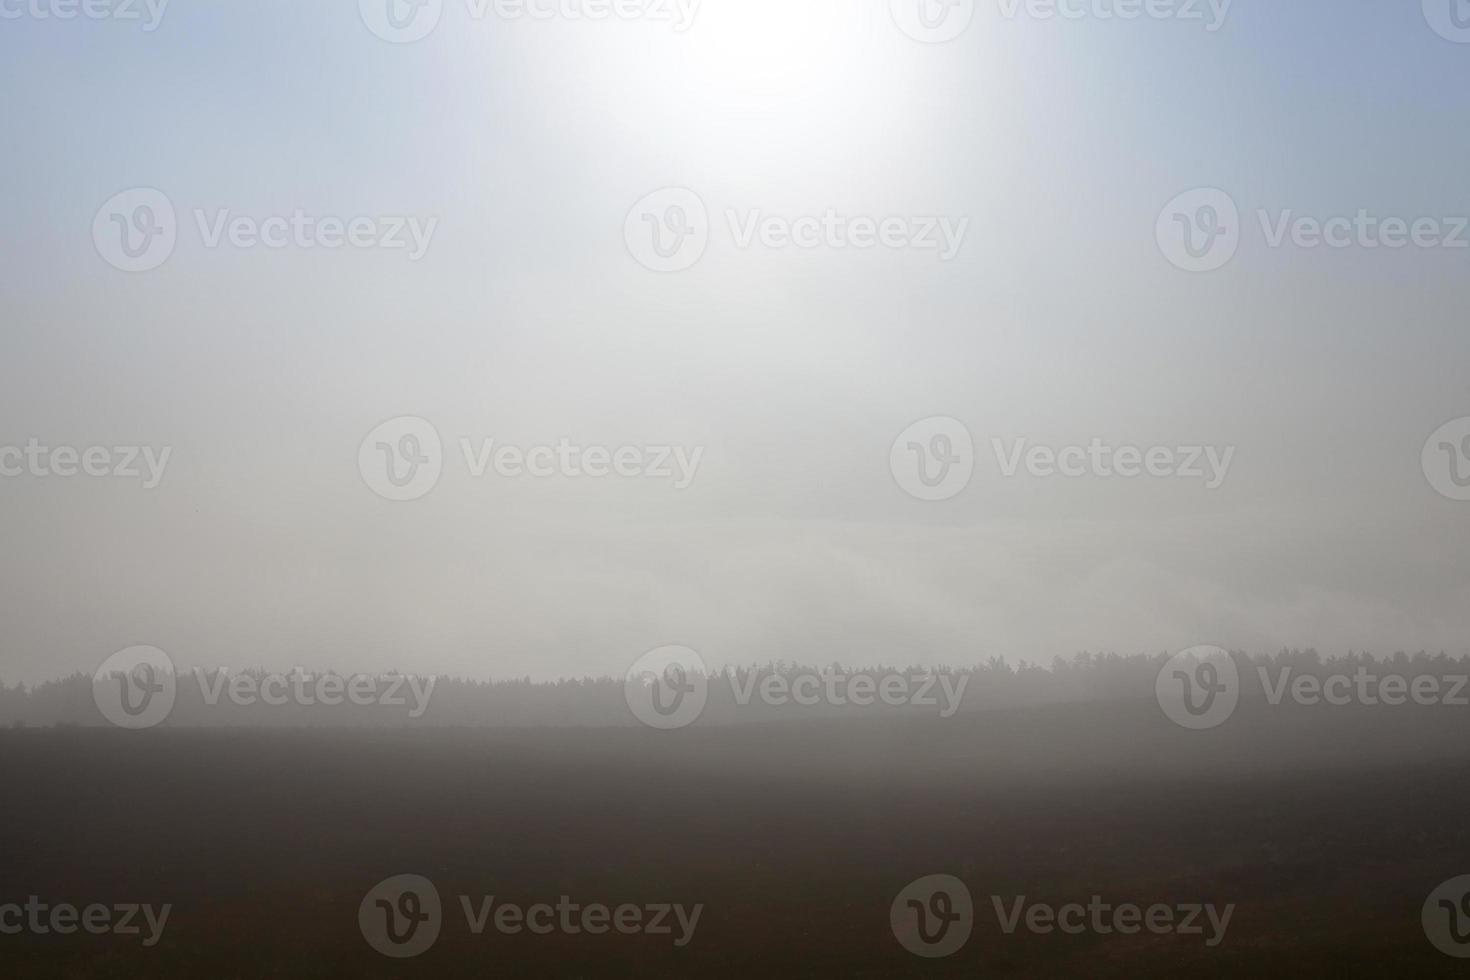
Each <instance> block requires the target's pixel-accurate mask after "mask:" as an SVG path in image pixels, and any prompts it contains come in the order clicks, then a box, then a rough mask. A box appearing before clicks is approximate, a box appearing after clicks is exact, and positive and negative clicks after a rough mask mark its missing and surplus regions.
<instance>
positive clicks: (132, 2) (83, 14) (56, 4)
mask: <svg viewBox="0 0 1470 980" xmlns="http://www.w3.org/2000/svg"><path fill="white" fill-rule="evenodd" d="M168 5H169V0H0V20H24V19H30V20H76V19H77V18H79V17H80V18H83V19H86V20H115V21H119V22H122V23H134V24H138V25H140V26H141V27H142V29H143V32H144V33H145V34H146V33H152V32H153V31H156V30H158V25H159V24H161V23H163V14H164V11H165V10H167V9H168Z"/></svg>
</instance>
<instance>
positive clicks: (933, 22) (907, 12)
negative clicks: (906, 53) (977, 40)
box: [888, 0, 975, 44]
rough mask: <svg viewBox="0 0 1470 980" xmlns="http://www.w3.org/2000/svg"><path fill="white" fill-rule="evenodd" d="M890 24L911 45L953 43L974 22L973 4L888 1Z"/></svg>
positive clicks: (934, 0)
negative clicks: (902, 34)
mask: <svg viewBox="0 0 1470 980" xmlns="http://www.w3.org/2000/svg"><path fill="white" fill-rule="evenodd" d="M888 12H889V13H890V14H891V15H892V16H893V22H894V23H895V24H897V25H898V29H899V30H901V31H903V32H904V33H905V34H907V35H908V36H909V37H911V38H913V39H914V40H915V41H921V42H923V43H924V44H944V43H945V42H946V41H953V40H954V39H955V38H957V37H959V36H960V35H961V34H963V33H965V31H966V30H968V29H969V27H970V22H971V21H973V20H974V19H975V0H888Z"/></svg>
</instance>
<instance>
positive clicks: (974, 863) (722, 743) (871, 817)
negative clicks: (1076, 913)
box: [0, 702, 1470, 980]
mask: <svg viewBox="0 0 1470 980" xmlns="http://www.w3.org/2000/svg"><path fill="white" fill-rule="evenodd" d="M1466 731H1467V729H1466V724H1465V723H1464V721H1463V712H1460V711H1457V710H1455V709H1452V708H1441V709H1437V710H1435V711H1428V712H1425V711H1419V712H1416V713H1414V714H1413V715H1412V716H1410V715H1406V714H1403V713H1402V712H1396V711H1394V710H1393V709H1383V708H1380V709H1366V708H1355V709H1323V710H1319V711H1306V710H1296V711H1283V710H1276V711H1272V710H1269V709H1266V708H1255V709H1252V710H1248V711H1245V712H1243V713H1242V714H1241V715H1240V716H1238V717H1237V718H1235V719H1233V720H1232V722H1231V723H1230V724H1229V725H1228V726H1225V727H1224V728H1221V729H1219V730H1216V731H1210V732H1188V731H1183V730H1181V729H1179V728H1177V727H1175V726H1173V725H1171V724H1170V723H1169V722H1168V721H1167V720H1166V719H1164V718H1163V717H1162V716H1161V715H1160V714H1159V712H1158V710H1157V708H1156V706H1154V705H1153V704H1152V703H1143V702H1114V703H1101V704H1084V705H1064V706H1046V707H1032V708H1026V709H1017V710H1013V711H985V712H977V713H973V714H964V715H960V716H957V717H955V718H953V719H949V720H946V721H939V720H933V719H930V720H922V719H920V720H913V719H904V720H898V721H896V720H893V719H856V720H838V721H831V720H823V721H814V722H805V723H801V722H789V723H788V722H781V723H769V724H759V725H750V726H733V727H711V728H696V729H690V730H686V731H681V732H657V731H652V730H643V729H637V728H628V729H591V728H589V729H556V730H549V729H548V730H535V729H508V730H495V731H491V730H472V729H446V730H439V731H428V730H362V731H354V730H323V729H317V730H309V729H301V730H284V731H238V730H225V731H203V730H185V729H168V728H165V729H157V730H153V731H144V732H125V731H120V730H113V729H103V728H47V729H36V728H30V729H23V730H5V731H3V732H0V779H3V781H4V785H5V786H6V787H7V789H8V792H7V794H6V801H5V805H4V806H3V807H0V839H3V841H4V842H5V852H4V856H3V861H0V903H3V902H18V903H24V902H25V901H26V900H27V897H28V896H31V895H38V896H41V897H43V898H44V899H49V900H51V901H53V902H70V903H74V904H76V905H79V906H84V905H86V904H88V903H92V902H101V903H120V902H138V903H151V904H153V905H155V906H158V905H161V904H163V903H169V904H171V905H172V906H173V909H172V913H171V917H170V918H169V920H168V923H167V928H166V931H165V932H164V933H163V935H162V938H161V940H160V941H159V942H158V943H157V944H156V945H155V946H153V947H151V948H144V947H143V945H142V942H141V941H140V940H139V939H138V938H137V937H133V938H124V937H119V936H106V937H97V936H90V935H70V936H57V935H45V936H39V935H21V936H0V960H3V961H4V962H6V963H7V966H6V969H5V971H4V972H5V973H6V975H9V976H16V977H134V976H137V977H145V976H146V977H175V976H177V977H186V976H187V977H209V978H211V980H229V978H234V977H240V978H245V977H279V978H297V977H299V978H322V977H363V978H370V977H405V976H425V977H428V976H434V977H491V976H514V977H768V978H777V977H827V976H832V977H903V976H913V977H947V976H953V977H977V976H1015V977H1076V976H1089V977H1140V976H1181V975H1190V976H1199V977H1212V976H1219V977H1225V976H1242V975H1252V976H1267V977H1270V976H1291V977H1295V978H1298V980H1301V978H1306V977H1318V976H1320V977H1329V976H1331V977H1343V976H1363V977H1367V976H1373V977H1383V976H1416V977H1429V976H1451V975H1463V972H1464V963H1463V962H1462V961H1460V960H1456V959H1452V958H1450V957H1448V956H1445V955H1443V954H1442V953H1440V952H1438V951H1437V950H1436V949H1435V948H1434V947H1433V946H1432V945H1431V944H1430V943H1429V942H1428V941H1427V940H1426V938H1425V933H1424V930H1423V928H1422V927H1421V923H1420V909H1421V906H1422V905H1423V904H1424V901H1425V898H1426V897H1427V896H1428V895H1429V893H1430V892H1431V891H1432V890H1433V889H1434V888H1435V886H1437V885H1438V884H1439V883H1440V882H1442V881H1444V880H1446V879H1449V878H1452V877H1455V876H1457V875H1461V874H1466V873H1470V823H1467V821H1466V819H1465V815H1466V813H1467V812H1470V741H1467V739H1466V737H1465V736H1466ZM405 873H412V874H419V875H423V876H425V877H427V878H429V879H431V880H432V881H433V883H434V884H435V886H436V888H437V890H438V892H439V894H440V895H441V896H442V898H443V902H444V922H443V929H442V933H441V935H440V936H439V939H438V941H437V942H436V943H435V944H434V945H433V947H432V948H431V949H429V950H428V951H427V952H425V953H423V954H422V955H421V956H418V957H416V958H413V959H402V960H397V959H389V958H386V957H384V956H381V955H379V954H378V953H377V952H375V951H374V950H373V949H371V948H370V947H369V945H368V943H367V942H366V941H365V939H364V937H363V934H362V933H361V932H360V930H359V927H358V918H357V916H358V906H359V903H360V902H361V901H362V900H363V897H364V896H365V895H366V894H367V893H368V892H369V890H370V889H372V888H373V887H374V885H375V884H377V883H378V882H379V881H381V880H383V879H385V878H387V877H390V876H393V875H398V874H405ZM938 873H945V874H952V875H954V876H956V877H958V878H959V879H961V880H962V881H964V882H965V884H966V885H967V886H968V888H969V890H970V891H971V892H972V893H973V895H974V902H975V925H974V932H973V935H972V936H971V937H970V939H969V941H968V943H967V944H966V945H965V946H964V947H963V949H961V950H960V951H958V952H956V953H955V954H954V955H952V956H949V957H948V958H944V959H922V958H919V957H916V956H913V955H911V954H910V953H908V952H906V951H905V950H904V949H903V948H902V947H901V946H900V945H899V943H898V941H897V940H896V939H895V937H894V934H893V932H892V930H891V928H890V923H889V906H890V903H891V902H892V901H893V899H894V897H895V896H896V895H897V894H898V893H899V892H900V890H902V889H903V888H904V886H905V885H906V884H908V883H909V882H911V881H913V880H914V879H917V878H920V877H922V876H925V875H930V874H938ZM490 895H494V896H496V900H497V901H498V902H515V903H519V904H522V905H531V904H534V903H536V902H543V901H544V902H549V903H555V902H557V900H558V899H559V897H560V896H562V895H567V896H570V898H571V899H572V900H574V901H576V902H579V903H582V904H588V903H594V902H601V903H604V904H606V905H608V906H616V905H618V904H622V903H635V904H654V903H682V904H683V905H685V906H686V907H689V906H693V905H695V904H696V903H699V904H702V905H703V906H704V908H703V912H702V915H701V918H700V919H699V921H698V927H697V930H696V931H695V932H694V933H693V936H692V939H691V940H690V941H689V942H688V943H687V945H685V946H683V947H682V948H678V947H676V946H675V943H674V941H673V937H672V936H669V935H632V936H629V935H619V934H616V933H610V934H606V935H587V934H579V935H568V934H566V933H565V932H563V931H556V932H553V933H551V934H549V935H531V934H529V933H526V932H521V933H520V934H517V935H509V934H504V933H501V932H497V931H496V930H495V929H494V928H490V929H487V930H485V932H484V933H483V934H482V935H474V934H472V933H471V931H470V929H469V928H468V926H467V924H466V919H465V916H464V914H463V913H462V911H461V908H460V903H459V900H458V899H459V896H469V897H471V900H472V904H476V905H477V904H478V903H479V902H480V901H481V899H482V898H483V897H484V896H490ZM992 895H995V896H1002V897H1003V900H1004V902H1005V904H1006V905H1008V906H1009V905H1010V904H1011V903H1012V902H1013V901H1014V899H1015V898H1016V897H1019V896H1023V895H1024V896H1027V901H1028V902H1049V903H1054V904H1058V905H1060V904H1063V903H1067V902H1074V901H1080V902H1083V903H1086V902H1087V901H1088V900H1089V899H1090V898H1091V896H1093V895H1098V896H1101V897H1102V898H1103V899H1105V900H1106V901H1108V902H1111V903H1114V904H1116V903H1122V902H1134V903H1138V904H1140V905H1148V904H1151V903H1157V902H1164V903H1181V904H1182V903H1215V904H1216V905H1218V906H1220V907H1223V906H1224V905H1226V904H1227V903H1229V904H1233V905H1234V906H1235V910H1234V914H1233V918H1232V919H1231V921H1230V923H1229V928H1228V933H1227V934H1226V935H1225V937H1224V939H1223V941H1222V942H1220V943H1219V944H1218V945H1217V946H1214V947H1210V946H1207V945H1206V942H1205V939H1204V937H1202V936H1198V935H1194V936H1184V935H1153V934H1149V933H1148V932H1146V931H1145V932H1141V933H1139V934H1134V935H1121V934H1118V933H1116V932H1113V933H1110V934H1107V935H1099V934H1097V933H1095V932H1089V933H1086V934H1083V935H1064V934H1061V933H1059V932H1051V933H1047V934H1038V933H1033V932H1030V931H1027V930H1026V929H1025V928H1024V927H1023V928H1020V929H1016V930H1015V931H1014V932H1013V933H1011V934H1007V933H1005V932H1004V931H1002V929H1001V927H1000V925H999V924H998V923H997V918H996V915H995V914H994V912H993V910H992V903H991V899H990V896H992Z"/></svg>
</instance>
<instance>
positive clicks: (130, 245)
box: [92, 187, 179, 272]
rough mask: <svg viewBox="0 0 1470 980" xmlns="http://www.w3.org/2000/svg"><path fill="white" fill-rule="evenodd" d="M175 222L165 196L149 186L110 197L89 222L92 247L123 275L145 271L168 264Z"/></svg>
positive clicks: (175, 241) (175, 227) (177, 227)
mask: <svg viewBox="0 0 1470 980" xmlns="http://www.w3.org/2000/svg"><path fill="white" fill-rule="evenodd" d="M178 236H179V223H178V217H177V216H176V215H175V213H174V205H173V202H172V201H170V200H169V199H168V195H166V194H164V193H163V192H162V191H160V190H156V189H154V188H152V187H134V188H132V189H131V190H125V191H122V192H120V193H118V194H114V195H113V196H112V197H110V198H108V199H107V202H106V203H105V204H103V205H102V207H100V208H98V209H97V214H96V216H95V217H94V218H93V219H92V244H93V245H95V246H96V248H97V254H98V255H100V256H102V258H103V260H104V261H105V262H107V264H108V265H110V266H112V267H113V268H115V269H121V270H122V271H123V272H149V271H151V270H153V269H156V268H158V267H159V266H161V265H163V263H165V262H167V261H168V258H169V256H170V255H172V254H173V252H174V245H175V244H176V243H177V241H178Z"/></svg>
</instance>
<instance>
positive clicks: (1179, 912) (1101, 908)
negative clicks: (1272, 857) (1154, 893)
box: [990, 895, 1235, 949]
mask: <svg viewBox="0 0 1470 980" xmlns="http://www.w3.org/2000/svg"><path fill="white" fill-rule="evenodd" d="M990 904H991V907H992V908H993V909H994V910H995V917H996V920H997V921H998V922H999V923H1000V928H1001V932H1003V933H1005V934H1006V935H1007V936H1009V935H1013V934H1014V933H1015V932H1016V930H1017V929H1020V928H1025V930H1026V931H1027V932H1031V933H1035V934H1036V935H1039V936H1046V935H1051V934H1052V933H1055V932H1060V933H1063V934H1064V935H1068V936H1080V935H1083V934H1084V933H1089V932H1090V933H1092V934H1094V935H1098V936H1110V935H1113V934H1115V933H1116V934H1118V935H1122V936H1134V935H1137V934H1139V933H1140V932H1144V931H1145V930H1146V931H1148V932H1150V933H1153V934H1154V935H1156V936H1167V935H1171V934H1172V935H1177V936H1202V937H1204V939H1205V946H1207V947H1209V948H1211V949H1213V948H1215V947H1216V946H1219V945H1220V944H1221V943H1223V942H1224V941H1225V933H1226V932H1227V931H1228V930H1229V929H1230V920H1231V918H1232V917H1233V916H1234V915H1235V905H1234V903H1231V904H1229V905H1226V906H1224V907H1223V908H1222V907H1219V906H1216V905H1215V904H1213V903H1184V904H1179V905H1165V904H1163V903H1155V904H1153V905H1149V906H1147V907H1144V906H1141V905H1135V904H1133V903H1131V902H1124V903H1122V904H1118V905H1114V904H1113V903H1111V902H1108V901H1104V899H1103V897H1102V896H1101V895H1093V896H1092V897H1091V899H1090V900H1089V901H1088V902H1087V904H1086V905H1084V904H1082V903H1081V902H1068V903H1066V904H1065V905H1051V904H1048V903H1046V902H1028V901H1027V899H1026V896H1025V895H1019V896H1015V897H1013V898H1012V899H1011V901H1009V902H1007V901H1006V900H1005V899H1003V898H1002V897H1001V896H999V895H991V896H990ZM1008 906H1009V907H1008ZM1206 930H1208V932H1207V931H1206Z"/></svg>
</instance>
